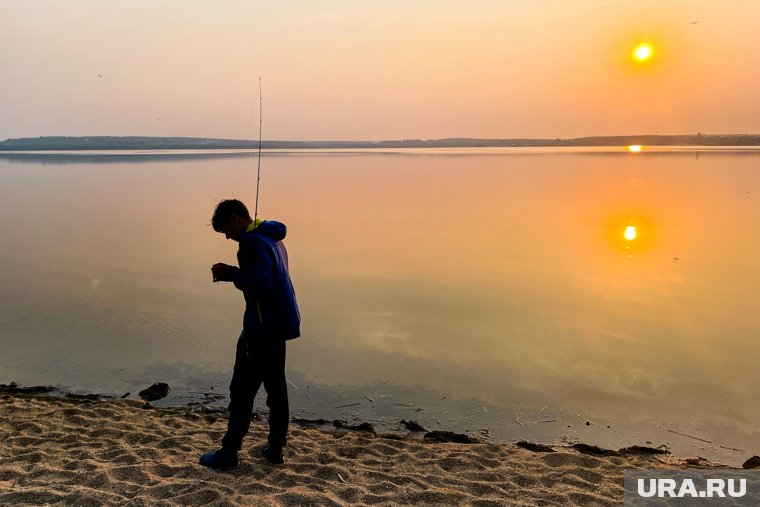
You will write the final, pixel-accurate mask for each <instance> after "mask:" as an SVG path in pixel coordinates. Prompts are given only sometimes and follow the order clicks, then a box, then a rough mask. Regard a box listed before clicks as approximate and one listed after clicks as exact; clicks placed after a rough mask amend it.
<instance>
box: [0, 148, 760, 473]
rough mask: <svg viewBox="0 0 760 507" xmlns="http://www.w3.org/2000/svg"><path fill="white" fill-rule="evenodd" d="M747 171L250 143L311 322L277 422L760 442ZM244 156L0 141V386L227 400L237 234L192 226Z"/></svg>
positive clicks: (758, 196) (601, 158) (237, 190)
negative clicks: (5, 146) (631, 234)
mask: <svg viewBox="0 0 760 507" xmlns="http://www.w3.org/2000/svg"><path fill="white" fill-rule="evenodd" d="M759 162H760V151H758V150H754V149H743V150H726V149H710V150H705V149H689V148H671V149H669V148H660V149H647V148H645V149H644V151H642V152H641V153H629V152H628V151H627V150H625V149H623V148H591V149H533V150H531V149H480V150H478V149H467V150H455V149H451V150H391V151H368V150H356V151H350V150H348V151H335V150H331V151H321V152H319V151H317V152H272V153H265V154H264V156H263V159H262V171H263V179H262V187H261V192H262V194H261V198H260V214H261V215H262V216H264V217H265V218H273V219H277V220H281V221H283V222H285V223H286V224H287V225H288V228H289V234H288V238H287V239H286V244H287V246H288V249H289V253H290V259H291V267H292V275H293V279H294V282H295V285H296V290H297V293H298V298H299V303H300V306H301V311H302V316H303V328H302V331H303V337H302V338H300V339H298V340H296V341H294V342H291V344H290V346H289V351H288V354H289V357H288V375H289V378H290V380H291V381H292V382H293V385H294V386H296V387H293V388H292V389H291V399H292V401H291V405H292V406H293V411H294V414H295V415H301V416H305V417H327V418H332V417H343V418H353V417H356V418H364V419H372V420H375V421H385V422H386V423H387V425H388V426H392V423H393V422H397V421H398V420H400V419H407V420H408V419H417V420H420V421H422V422H423V423H424V425H427V426H428V427H429V428H430V429H452V428H453V429H468V430H471V431H476V432H477V431H480V430H484V431H483V432H482V434H483V435H486V436H488V437H489V438H493V439H496V440H509V439H520V438H537V439H540V440H543V441H559V440H560V439H563V438H564V439H566V440H568V439H569V440H573V439H581V440H583V441H586V442H591V443H599V444H603V445H609V446H613V447H615V446H617V447H619V446H622V445H630V444H644V443H646V441H650V442H652V445H659V444H661V443H666V444H667V445H669V446H670V448H671V449H673V450H674V451H675V452H677V453H680V454H690V455H691V454H699V455H702V456H705V455H706V456H710V457H714V458H717V459H723V460H725V461H728V462H732V461H734V462H735V461H737V460H740V459H741V458H746V457H748V456H750V455H751V454H752V453H757V451H758V447H759V446H758V444H760V433H759V432H758V430H757V424H756V421H757V419H758V416H760V403H758V401H760V400H759V395H758V393H760V389H759V388H760V378H759V377H758V375H757V374H756V371H757V368H756V360H757V357H759V356H760V354H759V353H760V342H758V340H757V337H758V336H759V335H760V317H759V316H758V312H757V300H758V296H760V270H758V268H757V266H756V256H757V252H758V251H759V250H760V249H759V248H758V247H759V246H760V244H759V243H760V239H758V234H757V231H758V228H759V226H760V171H757V167H758V163H759ZM255 167H256V158H255V154H234V153H224V152H214V153H198V152H193V153H186V152H183V153H175V152H171V153H159V154H149V153H108V154H95V155H93V154H47V155H44V154H0V238H2V240H1V242H0V266H2V268H0V302H1V303H2V306H0V346H1V347H2V353H1V354H0V382H9V381H12V380H14V381H18V382H20V383H22V384H27V385H31V384H56V385H61V386H63V387H65V388H68V389H73V390H89V391H96V392H106V393H113V394H121V393H123V392H133V393H134V392H136V391H137V390H139V389H141V388H143V387H145V386H147V385H149V384H150V383H151V382H153V381H159V380H160V381H165V382H169V383H170V384H171V385H172V386H174V391H173V397H172V398H171V399H170V400H169V401H168V402H169V403H181V402H183V401H186V399H188V397H190V398H192V396H193V395H192V393H197V392H209V391H210V390H211V388H213V389H214V392H222V393H223V392H224V391H225V389H226V384H227V382H228V381H229V375H230V370H231V364H232V360H233V354H234V343H235V340H236V339H237V335H238V333H239V330H240V324H241V318H242V311H243V302H242V298H241V297H240V293H239V292H237V291H236V290H235V289H234V288H233V287H232V286H230V285H228V284H213V283H211V273H210V266H211V265H212V264H213V263H215V262H227V263H234V262H235V251H236V244H235V243H233V242H231V241H225V240H224V238H223V236H221V235H219V234H216V233H214V232H213V231H212V230H211V228H210V226H209V225H208V224H209V222H210V217H211V214H212V211H213V208H214V205H215V204H216V202H218V201H219V200H220V199H223V198H227V197H238V198H240V199H242V200H243V201H245V202H248V203H249V204H250V205H251V207H253V201H254V194H255V178H256V176H255V172H256V171H255ZM628 227H634V228H635V233H636V237H635V238H634V239H632V240H629V239H626V238H625V231H626V229H627V228H628ZM196 398H197V395H196ZM219 403H222V404H223V400H222V401H220V402H219ZM354 403H359V405H353V404H354ZM341 405H352V406H350V407H343V408H335V407H339V406H341ZM584 419H588V420H589V421H591V423H592V424H590V425H587V424H585V421H584ZM541 421H553V422H541ZM608 426H609V427H608ZM667 430H673V431H678V432H679V433H685V434H687V435H691V436H697V437H699V438H701V439H702V440H696V439H692V438H689V437H685V436H682V435H678V434H676V433H672V432H671V431H667ZM486 431H487V432H488V433H487V434H486V433H485V432H486ZM703 440H709V441H710V442H709V443H707V442H704V441H703ZM727 448H729V449H727ZM732 449H741V451H736V450H732Z"/></svg>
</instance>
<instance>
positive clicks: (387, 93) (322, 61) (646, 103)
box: [0, 0, 760, 140]
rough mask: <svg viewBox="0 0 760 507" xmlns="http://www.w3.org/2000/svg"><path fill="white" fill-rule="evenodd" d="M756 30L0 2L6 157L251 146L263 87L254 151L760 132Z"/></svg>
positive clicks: (696, 4) (696, 15)
mask: <svg viewBox="0 0 760 507" xmlns="http://www.w3.org/2000/svg"><path fill="white" fill-rule="evenodd" d="M758 20H760V2H758V1H757V0H721V1H713V0H638V1H635V0H573V1H566V0H533V1H517V0H470V1H468V2H449V1H445V0H436V1H433V0H425V1H408V0H406V1H401V0H389V1H385V2H366V1H365V2H359V1H356V0H352V1H349V0H331V1H323V2H313V1H308V0H289V1H287V2H269V3H264V2H253V1H250V0H236V1H232V0H228V1H219V2H199V1H194V0H182V1H175V0H164V1H161V2H150V1H147V0H146V1H126V0H125V1H120V2H102V1H96V0H69V1H66V2H59V1H56V0H37V1H33V2H3V4H2V6H0V69H1V70H0V111H1V112H2V114H0V139H5V138H9V137H26V136H39V135H157V136H204V137H225V138H243V137H249V138H253V137H257V135H258V131H257V125H256V115H257V110H256V109H253V113H254V114H253V116H254V118H253V121H252V122H249V119H250V118H251V112H252V107H253V108H255V107H256V106H257V105H258V104H257V103H258V90H257V87H258V77H259V76H261V77H262V78H263V83H264V138H265V139H294V140H296V139H299V140H301V139H302V140H309V139H310V140H321V139H325V140H327V139H346V140H351V139H367V140H379V139H399V138H424V139H427V138H440V137H550V138H553V137H578V136H585V135H614V134H636V133H652V134H679V133H695V132H703V133H760V95H759V94H758V93H757V90H758V89H760V65H758V63H759V62H760V60H759V59H758V56H757V55H758V54H760V30H758V29H757V21H758ZM641 41H648V42H650V43H651V44H652V45H653V47H654V51H655V53H654V56H653V58H652V59H651V61H649V62H648V63H646V64H644V65H636V64H634V63H633V61H632V60H631V51H632V50H633V48H634V47H635V45H636V44H637V43H639V42H641ZM98 75H100V76H102V77H99V76H98Z"/></svg>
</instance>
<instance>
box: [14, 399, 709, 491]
mask: <svg viewBox="0 0 760 507" xmlns="http://www.w3.org/2000/svg"><path fill="white" fill-rule="evenodd" d="M0 400H2V401H1V403H0V505H49V504H53V505H103V504H108V505H134V506H138V505H145V506H148V505H150V506H155V505H272V506H296V505H298V506H301V505H477V506H491V505H492V506H497V505H499V506H501V505H526V506H527V505H620V504H622V502H623V471H624V470H626V469H630V468H674V467H677V468H682V467H693V466H700V467H705V466H710V467H718V466H721V465H716V464H710V463H708V462H705V461H704V460H699V459H696V458H695V459H677V458H674V457H672V456H669V455H645V454H636V453H633V451H626V452H612V453H609V454H610V455H600V453H599V451H600V450H599V449H598V448H592V447H584V446H578V447H576V448H571V447H567V448H563V447H557V446H555V447H554V448H553V449H551V450H553V451H554V452H547V451H549V450H550V449H548V448H545V447H544V448H541V449H540V450H539V449H536V450H532V451H531V450H528V449H525V448H522V447H518V446H517V445H513V444H504V445H494V444H487V443H468V444H462V443H446V442H432V441H427V440H424V439H421V438H420V439H413V438H399V437H397V436H391V435H386V436H383V435H376V434H374V433H372V432H368V431H354V430H346V429H342V430H337V431H325V430H323V429H317V428H309V427H304V426H298V425H292V426H291V431H290V434H289V440H288V446H287V448H286V452H285V464H284V465H279V466H273V465H271V464H269V463H268V462H267V461H266V460H265V459H264V458H262V457H260V456H259V448H260V446H261V445H262V443H263V442H264V441H265V439H266V430H267V428H266V424H265V423H264V422H263V421H261V420H254V422H253V424H252V427H251V432H250V434H249V435H248V437H247V438H246V441H245V442H244V448H243V451H242V452H241V454H240V467H239V468H238V469H237V470H234V471H230V472H216V471H213V470H209V469H207V468H204V467H202V466H200V465H199V464H198V458H199V456H200V454H202V453H203V452H206V451H209V450H214V449H216V448H217V446H218V443H219V441H220V439H221V437H222V435H223V433H224V430H225V428H226V416H225V414H224V413H204V412H194V411H191V410H188V409H165V408H162V409H157V408H153V407H149V408H146V406H145V404H144V403H143V402H139V401H136V400H129V399H123V400H122V399H115V400H114V399H108V400H98V399H86V398H65V397H53V396H43V395H29V394H18V393H3V394H0Z"/></svg>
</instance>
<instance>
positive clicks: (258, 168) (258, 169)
mask: <svg viewBox="0 0 760 507" xmlns="http://www.w3.org/2000/svg"><path fill="white" fill-rule="evenodd" d="M261 97H262V93H261V77H259V160H258V163H257V164H256V205H255V207H254V209H253V226H254V228H255V227H256V220H257V219H258V218H259V182H260V181H261V125H262V123H263V122H262V116H261V104H262V98H261Z"/></svg>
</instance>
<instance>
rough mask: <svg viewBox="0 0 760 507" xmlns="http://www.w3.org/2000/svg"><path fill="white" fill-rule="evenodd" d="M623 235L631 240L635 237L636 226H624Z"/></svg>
mask: <svg viewBox="0 0 760 507" xmlns="http://www.w3.org/2000/svg"><path fill="white" fill-rule="evenodd" d="M623 236H624V237H625V239H627V240H628V241H633V240H634V239H636V227H635V226H633V225H629V226H628V227H626V228H625V232H624V233H623Z"/></svg>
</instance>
